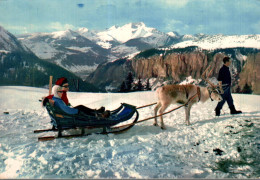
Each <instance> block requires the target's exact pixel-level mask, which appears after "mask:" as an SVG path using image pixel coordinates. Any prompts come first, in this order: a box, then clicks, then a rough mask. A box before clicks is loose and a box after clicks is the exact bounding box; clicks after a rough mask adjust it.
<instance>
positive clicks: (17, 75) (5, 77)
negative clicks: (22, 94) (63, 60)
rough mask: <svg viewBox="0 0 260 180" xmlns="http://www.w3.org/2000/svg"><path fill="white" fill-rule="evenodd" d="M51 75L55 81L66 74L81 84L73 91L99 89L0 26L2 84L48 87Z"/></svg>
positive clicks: (0, 77) (0, 72)
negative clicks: (43, 57)
mask: <svg viewBox="0 0 260 180" xmlns="http://www.w3.org/2000/svg"><path fill="white" fill-rule="evenodd" d="M51 75H52V76H53V77H54V81H55V80H56V79H57V78H59V77H62V76H65V77H67V78H68V79H69V80H70V81H71V82H73V81H74V82H75V83H78V84H80V86H71V90H72V91H75V90H81V91H93V92H96V91H99V89H98V88H96V87H95V86H93V85H91V84H89V83H87V82H83V81H82V80H81V79H80V78H79V77H77V76H76V75H74V74H73V73H71V72H69V71H68V70H65V69H64V68H62V67H60V66H58V65H56V64H54V63H50V62H47V61H45V60H42V59H40V58H39V57H37V56H36V55H35V54H34V53H33V52H32V51H31V50H30V49H29V48H27V47H26V46H24V45H23V44H22V43H21V42H20V41H19V40H18V39H17V38H16V37H15V36H14V35H12V34H11V33H9V32H8V31H6V30H5V29H4V28H3V27H1V26H0V85H22V86H34V87H48V84H49V76H51Z"/></svg>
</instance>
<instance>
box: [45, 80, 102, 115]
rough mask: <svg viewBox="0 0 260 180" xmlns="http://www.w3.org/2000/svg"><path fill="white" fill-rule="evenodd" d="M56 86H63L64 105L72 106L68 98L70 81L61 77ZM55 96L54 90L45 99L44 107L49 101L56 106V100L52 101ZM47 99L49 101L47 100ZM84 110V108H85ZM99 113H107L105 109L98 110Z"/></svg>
mask: <svg viewBox="0 0 260 180" xmlns="http://www.w3.org/2000/svg"><path fill="white" fill-rule="evenodd" d="M55 85H58V86H61V87H62V91H63V94H62V97H61V99H62V100H63V101H64V103H65V104H66V105H67V106H72V105H71V104H70V103H69V99H68V97H67V92H68V91H69V81H68V79H67V78H65V77H61V78H59V79H58V80H57V81H56V82H55ZM53 96H54V91H53V89H52V95H49V96H47V97H45V98H44V100H43V106H45V105H46V103H47V102H48V101H49V103H51V104H52V105H54V100H53V99H52V98H53ZM46 98H47V99H46ZM78 108H82V107H81V106H78ZM83 109H84V108H83ZM96 111H97V112H99V113H103V112H104V111H105V107H103V106H102V107H101V108H100V109H98V110H96Z"/></svg>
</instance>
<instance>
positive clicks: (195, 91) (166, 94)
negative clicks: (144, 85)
mask: <svg viewBox="0 0 260 180" xmlns="http://www.w3.org/2000/svg"><path fill="white" fill-rule="evenodd" d="M209 68H210V66H209V67H208V68H207V69H206V70H205V72H204V73H203V74H202V79H203V80H205V81H206V82H207V83H208V84H209V85H208V86H207V87H199V86H196V85H193V84H188V85H165V86H163V87H160V88H158V89H157V90H156V93H157V95H158V102H157V105H156V107H155V108H154V113H155V119H154V124H153V125H154V126H158V124H157V117H156V116H157V112H158V110H159V114H162V113H163V112H164V111H165V110H166V108H167V107H168V106H169V105H170V104H176V103H180V104H185V103H187V102H188V103H187V104H186V105H185V114H186V124H187V125H190V110H191V107H192V105H193V104H195V103H197V102H199V101H201V102H203V103H204V102H206V101H207V100H208V99H209V98H210V99H211V100H212V101H213V100H215V101H221V100H222V97H221V94H222V93H223V90H222V87H219V86H215V85H214V84H213V83H212V82H210V81H209V79H208V76H209V75H210V74H211V72H212V70H213V69H212V70H211V72H210V73H209V74H208V76H207V77H206V78H204V75H205V74H206V71H207V70H208V69H209ZM160 121H161V129H166V128H165V125H164V122H163V117H162V115H161V116H160Z"/></svg>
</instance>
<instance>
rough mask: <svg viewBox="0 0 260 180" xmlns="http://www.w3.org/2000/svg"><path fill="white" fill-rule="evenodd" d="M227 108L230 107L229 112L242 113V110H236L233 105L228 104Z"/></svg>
mask: <svg viewBox="0 0 260 180" xmlns="http://www.w3.org/2000/svg"><path fill="white" fill-rule="evenodd" d="M229 109H230V114H241V113H242V111H237V110H236V108H235V106H234V105H233V106H230V107H229Z"/></svg>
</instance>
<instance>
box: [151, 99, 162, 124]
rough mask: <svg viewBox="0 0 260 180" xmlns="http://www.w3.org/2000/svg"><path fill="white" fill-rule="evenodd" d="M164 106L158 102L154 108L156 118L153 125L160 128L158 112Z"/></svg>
mask: <svg viewBox="0 0 260 180" xmlns="http://www.w3.org/2000/svg"><path fill="white" fill-rule="evenodd" d="M161 106H162V104H161V103H160V102H158V103H157V105H156V106H155V108H154V116H155V118H154V123H153V125H154V126H158V123H157V117H156V116H157V112H158V110H159V108H160V107H161Z"/></svg>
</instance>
